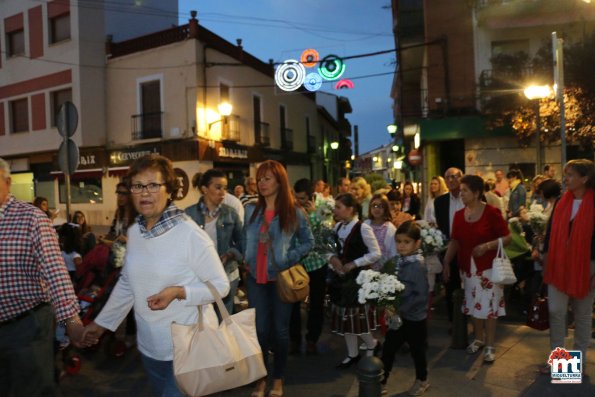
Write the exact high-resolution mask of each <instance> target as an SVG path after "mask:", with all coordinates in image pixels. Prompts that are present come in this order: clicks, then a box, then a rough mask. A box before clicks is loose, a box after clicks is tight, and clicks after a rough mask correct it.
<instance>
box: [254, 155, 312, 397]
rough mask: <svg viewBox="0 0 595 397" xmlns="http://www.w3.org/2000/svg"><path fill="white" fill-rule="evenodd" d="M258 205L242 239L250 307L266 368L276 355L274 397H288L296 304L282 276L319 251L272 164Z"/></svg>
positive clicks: (258, 391)
mask: <svg viewBox="0 0 595 397" xmlns="http://www.w3.org/2000/svg"><path fill="white" fill-rule="evenodd" d="M256 180H257V182H258V202H257V203H256V204H249V205H247V206H246V215H245V218H244V233H243V238H244V241H245V243H244V244H243V246H244V247H245V255H244V256H245V261H246V264H247V268H248V269H247V270H248V275H247V277H246V284H247V286H248V302H249V304H250V307H254V308H255V309H256V331H257V333H258V342H259V343H260V347H261V348H262V353H263V357H264V362H265V364H266V363H267V359H268V352H269V349H271V350H273V351H274V352H275V355H274V363H273V366H272V368H269V371H268V373H269V374H271V375H272V378H273V384H272V388H271V390H270V391H269V394H268V396H269V397H280V396H282V395H283V376H284V374H285V367H286V364H287V354H288V350H289V320H290V317H291V309H292V304H291V303H284V302H282V301H281V299H280V298H279V294H278V292H277V283H276V279H277V272H278V271H279V270H284V269H287V268H289V267H291V266H293V265H295V264H296V263H298V262H299V260H300V259H301V258H302V257H304V256H305V255H306V254H307V253H308V252H309V251H310V250H311V249H312V247H313V246H314V237H313V236H312V231H311V230H310V226H309V223H308V221H307V219H306V215H305V213H304V212H303V211H302V210H301V209H300V208H299V207H297V206H296V204H295V199H294V197H293V195H292V193H291V188H290V186H289V181H288V178H287V172H286V171H285V168H283V165H281V164H280V163H278V162H276V161H273V160H267V161H265V162H264V163H262V164H261V165H260V166H259V167H258V170H257V171H256ZM266 385H267V384H266V379H261V380H260V381H258V382H257V383H256V388H255V390H254V391H253V392H252V394H251V397H264V395H265V389H266Z"/></svg>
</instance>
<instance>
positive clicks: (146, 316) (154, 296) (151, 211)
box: [85, 154, 229, 396]
mask: <svg viewBox="0 0 595 397" xmlns="http://www.w3.org/2000/svg"><path fill="white" fill-rule="evenodd" d="M128 177H129V183H130V192H131V193H132V201H133V203H134V206H135V208H136V209H137V210H138V212H139V214H140V215H139V216H138V217H137V222H136V223H135V224H133V225H132V226H131V227H130V228H129V229H128V249H127V250H126V258H125V262H126V265H125V266H124V268H123V269H122V273H121V276H120V279H119V280H118V283H117V284H116V286H115V287H114V290H113V291H112V293H111V295H110V297H109V300H108V301H107V303H106V305H105V306H104V308H103V310H101V312H100V313H99V315H98V316H97V318H96V319H95V321H94V322H92V323H91V324H89V325H88V326H87V328H85V332H86V335H93V336H96V337H97V338H99V336H100V335H101V334H102V333H103V332H104V331H105V330H106V329H109V330H111V331H115V330H116V328H118V325H119V324H120V323H121V322H122V320H124V318H125V317H126V315H127V314H128V312H129V311H130V309H131V308H132V307H134V313H135V318H136V323H137V328H138V331H137V342H138V349H139V351H140V353H141V359H142V362H143V365H144V367H145V371H146V372H147V376H148V378H149V380H150V382H151V384H152V387H153V390H154V393H155V395H156V396H182V393H181V392H180V391H179V389H178V387H177V386H176V382H175V378H174V373H173V361H172V360H173V346H172V338H171V330H170V327H171V323H172V322H174V321H175V322H176V323H179V324H194V323H196V322H197V320H198V310H197V308H196V307H197V306H198V305H202V306H203V308H202V309H203V313H204V314H205V321H207V322H210V323H211V324H216V323H217V317H216V316H215V312H214V310H213V308H212V305H210V303H212V302H213V301H214V297H213V295H212V294H211V292H210V291H209V289H208V288H207V286H206V284H205V282H206V281H210V282H211V283H212V284H213V286H214V287H215V288H216V289H217V291H218V292H219V294H220V295H221V296H225V295H227V293H228V291H229V281H228V279H227V276H226V274H225V271H224V270H223V265H222V264H221V261H220V260H219V255H218V254H217V251H216V249H215V246H214V244H213V241H212V240H211V239H210V238H209V236H208V234H207V233H206V232H205V231H203V230H201V229H200V227H198V225H197V224H196V223H195V222H194V221H193V220H192V219H190V218H189V217H188V216H187V215H185V214H184V212H183V211H182V210H180V209H178V208H176V206H175V205H174V204H173V203H172V197H173V196H174V195H175V193H176V191H177V189H178V179H177V178H176V175H175V173H174V170H173V167H172V164H171V162H170V161H169V160H168V159H167V158H165V157H162V156H160V155H157V154H150V155H147V156H145V157H142V158H140V159H138V160H136V161H135V162H134V163H133V164H132V166H131V168H130V171H129V173H128ZM97 340H98V339H97Z"/></svg>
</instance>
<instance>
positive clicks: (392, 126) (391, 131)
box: [386, 124, 397, 137]
mask: <svg viewBox="0 0 595 397" xmlns="http://www.w3.org/2000/svg"><path fill="white" fill-rule="evenodd" d="M386 130H387V131H388V133H389V134H390V136H391V137H393V136H395V134H396V133H397V125H396V124H389V125H387V126H386Z"/></svg>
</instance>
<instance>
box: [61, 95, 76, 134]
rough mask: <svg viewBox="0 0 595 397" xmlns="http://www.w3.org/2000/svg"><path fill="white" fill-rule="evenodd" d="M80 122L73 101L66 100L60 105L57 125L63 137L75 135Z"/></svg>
mask: <svg viewBox="0 0 595 397" xmlns="http://www.w3.org/2000/svg"><path fill="white" fill-rule="evenodd" d="M78 122H79V113H78V111H77V110H76V106H74V104H73V103H72V102H69V101H66V102H64V103H63V104H62V106H60V110H59V111H58V115H57V116H56V127H58V133H60V136H61V137H64V138H70V137H72V136H73V135H74V132H75V131H76V127H77V125H78Z"/></svg>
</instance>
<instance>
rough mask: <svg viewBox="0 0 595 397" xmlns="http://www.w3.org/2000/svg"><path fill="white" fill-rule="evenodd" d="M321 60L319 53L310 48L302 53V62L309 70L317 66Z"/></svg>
mask: <svg viewBox="0 0 595 397" xmlns="http://www.w3.org/2000/svg"><path fill="white" fill-rule="evenodd" d="M319 59H320V57H319V56H318V51H316V50H314V49H312V48H310V49H307V50H304V52H302V57H301V58H300V62H301V63H302V65H304V66H305V67H307V68H313V67H314V66H316V64H317V63H318V60H319Z"/></svg>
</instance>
